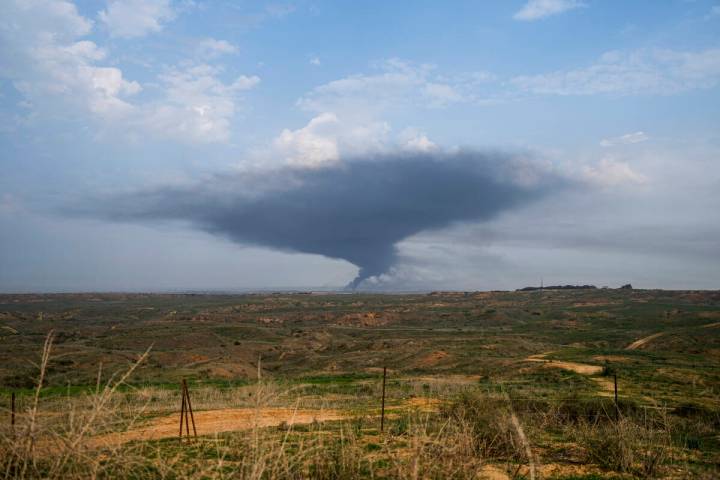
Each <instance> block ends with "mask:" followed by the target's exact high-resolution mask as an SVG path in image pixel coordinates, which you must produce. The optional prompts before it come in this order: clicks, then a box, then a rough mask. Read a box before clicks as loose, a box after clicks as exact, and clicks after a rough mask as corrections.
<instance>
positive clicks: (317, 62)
mask: <svg viewBox="0 0 720 480" xmlns="http://www.w3.org/2000/svg"><path fill="white" fill-rule="evenodd" d="M310 65H315V66H316V67H319V66H320V59H319V58H318V57H312V58H311V59H310Z"/></svg>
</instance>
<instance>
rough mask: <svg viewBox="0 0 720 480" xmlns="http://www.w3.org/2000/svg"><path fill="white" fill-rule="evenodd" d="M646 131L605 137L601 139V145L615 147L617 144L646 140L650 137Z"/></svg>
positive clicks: (629, 143) (630, 143)
mask: <svg viewBox="0 0 720 480" xmlns="http://www.w3.org/2000/svg"><path fill="white" fill-rule="evenodd" d="M649 138H650V137H648V136H647V135H646V134H645V132H634V133H626V134H625V135H620V136H619V137H612V138H604V139H602V140H601V141H600V146H601V147H614V146H617V145H632V144H633V143H641V142H645V141H647V140H648V139H649Z"/></svg>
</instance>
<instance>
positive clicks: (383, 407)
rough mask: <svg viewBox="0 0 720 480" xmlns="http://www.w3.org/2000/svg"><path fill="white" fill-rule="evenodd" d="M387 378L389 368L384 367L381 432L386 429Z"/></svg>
mask: <svg viewBox="0 0 720 480" xmlns="http://www.w3.org/2000/svg"><path fill="white" fill-rule="evenodd" d="M386 377H387V367H383V386H382V409H381V411H380V431H381V432H382V431H383V430H384V429H385V378H386Z"/></svg>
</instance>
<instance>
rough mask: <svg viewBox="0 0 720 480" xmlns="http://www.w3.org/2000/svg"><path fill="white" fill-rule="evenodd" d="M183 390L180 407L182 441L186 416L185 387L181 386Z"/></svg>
mask: <svg viewBox="0 0 720 480" xmlns="http://www.w3.org/2000/svg"><path fill="white" fill-rule="evenodd" d="M180 391H181V392H182V405H181V407H180V441H181V442H182V428H183V419H184V418H183V417H185V389H184V388H182V386H181V387H180Z"/></svg>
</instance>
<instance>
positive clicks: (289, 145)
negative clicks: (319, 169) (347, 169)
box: [275, 113, 340, 167]
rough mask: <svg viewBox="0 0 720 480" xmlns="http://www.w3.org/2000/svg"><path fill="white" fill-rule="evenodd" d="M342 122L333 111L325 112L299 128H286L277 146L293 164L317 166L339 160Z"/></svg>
mask: <svg viewBox="0 0 720 480" xmlns="http://www.w3.org/2000/svg"><path fill="white" fill-rule="evenodd" d="M339 124H340V122H339V120H338V118H337V116H335V114H333V113H323V114H321V115H318V116H317V117H315V118H313V119H312V120H310V122H309V123H308V124H307V125H306V126H305V127H303V128H300V129H298V130H288V129H285V130H283V131H282V133H280V136H279V137H278V138H276V139H275V146H276V147H277V149H278V150H280V152H282V153H283V154H284V155H285V161H286V162H287V163H289V164H291V165H302V166H308V167H316V166H320V165H322V164H327V163H335V162H337V161H338V160H339V158H340V154H339V150H338V142H337V138H336V137H337V134H336V133H335V132H336V130H337V127H338V126H339Z"/></svg>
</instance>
